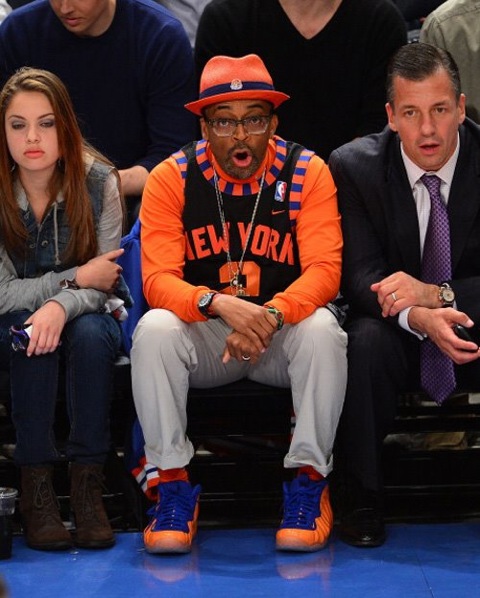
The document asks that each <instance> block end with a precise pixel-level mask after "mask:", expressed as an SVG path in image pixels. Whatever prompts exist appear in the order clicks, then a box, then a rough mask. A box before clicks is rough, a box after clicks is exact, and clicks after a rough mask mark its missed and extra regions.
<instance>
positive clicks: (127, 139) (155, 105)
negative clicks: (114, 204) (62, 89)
mask: <svg viewBox="0 0 480 598" xmlns="http://www.w3.org/2000/svg"><path fill="white" fill-rule="evenodd" d="M22 66H33V67H37V68H43V69H47V70H49V71H51V72H53V73H55V74H56V75H57V76H58V77H60V79H61V80H62V81H63V82H64V83H65V84H66V86H67V88H68V90H69V93H70V95H71V97H72V100H73V103H74V107H75V111H76V113H77V115H78V118H79V121H80V124H81V127H82V132H83V134H84V136H85V137H86V139H87V140H88V141H89V142H90V143H92V145H94V146H95V147H96V148H98V149H99V151H101V152H102V153H103V154H104V155H105V156H107V157H108V158H109V159H110V160H111V161H112V162H113V163H114V165H115V166H116V167H117V168H118V170H119V173H120V178H121V181H122V189H123V192H124V194H125V196H126V197H127V208H128V210H129V212H130V213H132V212H133V213H134V212H135V206H136V205H137V204H138V201H139V197H140V196H141V194H142V192H143V187H144V184H145V181H146V178H147V175H148V173H149V172H150V170H152V168H153V167H154V166H156V165H157V164H158V163H159V162H161V161H162V160H163V159H165V158H166V157H167V156H169V155H170V154H171V153H172V152H174V151H176V150H177V149H179V148H180V147H182V146H183V145H184V144H185V143H187V142H189V141H190V140H191V139H193V138H194V136H195V131H196V129H195V120H194V119H193V118H191V116H190V115H188V114H186V111H185V110H184V108H183V106H184V104H185V103H186V102H188V101H191V100H193V99H194V98H195V86H194V66H193V57H192V49H191V46H190V43H189V40H188V37H187V35H186V33H185V30H184V29H183V27H182V25H181V23H180V21H178V19H176V18H175V17H174V16H173V15H172V14H171V13H170V12H168V11H167V10H165V9H164V8H163V7H162V6H160V5H159V4H157V3H156V2H154V1H153V0H70V1H69V2H63V1H62V0H50V1H49V0H40V1H38V2H33V3H30V4H27V5H25V6H22V7H20V8H18V9H16V10H14V11H12V12H11V13H10V15H8V17H7V18H6V19H5V20H4V21H3V23H2V24H1V27H0V84H1V85H3V84H4V83H5V81H6V80H7V79H8V77H10V76H11V75H12V74H13V73H14V71H16V70H17V69H18V68H20V67H22ZM134 198H136V199H134Z"/></svg>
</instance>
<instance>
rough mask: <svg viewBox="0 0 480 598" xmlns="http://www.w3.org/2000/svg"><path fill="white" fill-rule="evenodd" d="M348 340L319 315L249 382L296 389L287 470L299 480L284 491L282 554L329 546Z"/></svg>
mask: <svg viewBox="0 0 480 598" xmlns="http://www.w3.org/2000/svg"><path fill="white" fill-rule="evenodd" d="M346 345H347V336H346V334H345V332H344V331H343V330H342V329H341V328H340V326H339V325H338V323H337V320H336V318H335V317H334V316H333V314H332V313H331V312H330V311H329V310H327V309H324V308H321V309H318V310H316V311H315V312H314V313H313V314H312V315H311V316H310V317H308V318H306V319H305V320H303V321H302V322H300V323H299V324H295V325H291V326H288V325H287V326H285V327H284V328H283V329H282V330H281V331H279V332H277V333H276V334H275V336H274V337H273V342H272V344H271V346H270V347H269V349H268V350H267V352H266V353H265V356H264V357H262V360H261V362H260V363H259V365H258V366H256V367H254V368H253V369H252V373H251V375H250V376H249V377H251V378H252V379H255V380H257V381H259V382H265V383H269V384H273V385H276V386H291V388H292V397H293V407H294V411H295V416H296V426H295V431H294V434H293V438H292V441H291V445H290V449H289V452H288V454H287V455H286V457H285V467H287V468H296V469H297V473H298V476H297V477H296V478H295V479H294V480H293V482H291V484H286V485H285V501H284V518H283V521H282V524H281V526H280V529H279V531H278V533H277V548H279V549H280V550H298V551H313V550H318V549H320V548H322V547H323V546H324V545H325V543H326V542H327V540H328V537H329V535H330V532H331V529H332V525H333V515H332V510H331V507H330V501H329V489H328V483H327V480H326V479H325V478H326V477H327V476H328V474H329V473H330V472H331V470H332V449H333V442H334V438H335V431H336V428H337V424H338V420H339V417H340V413H341V410H342V404H343V400H344V396H345V387H346V377H347V362H346Z"/></svg>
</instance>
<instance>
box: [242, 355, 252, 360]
mask: <svg viewBox="0 0 480 598" xmlns="http://www.w3.org/2000/svg"><path fill="white" fill-rule="evenodd" d="M242 359H243V361H250V359H251V357H250V355H242Z"/></svg>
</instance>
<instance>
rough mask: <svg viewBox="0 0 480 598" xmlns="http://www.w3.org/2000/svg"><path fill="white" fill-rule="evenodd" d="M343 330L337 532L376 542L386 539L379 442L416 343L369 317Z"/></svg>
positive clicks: (353, 541) (389, 422) (359, 540)
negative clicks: (343, 494)
mask: <svg viewBox="0 0 480 598" xmlns="http://www.w3.org/2000/svg"><path fill="white" fill-rule="evenodd" d="M346 330H347V333H348V385H347V393H346V397H345V404H344V407H343V412H342V416H341V420H340V426H339V430H338V442H337V445H338V449H339V453H340V456H341V460H342V473H344V474H345V475H346V482H347V484H346V486H347V494H348V496H347V499H349V501H348V503H347V504H346V505H345V513H344V514H343V517H342V523H341V537H342V539H343V540H345V541H346V542H348V543H350V544H353V545H356V546H379V545H380V544H382V543H383V542H384V540H385V530H384V524H383V515H382V501H381V491H382V488H383V481H382V476H381V450H382V443H383V439H384V438H385V436H386V435H387V434H388V433H389V431H390V430H391V427H392V425H393V420H394V418H395V414H396V409H397V398H398V393H399V391H400V390H401V389H402V388H408V386H409V372H410V371H411V369H412V368H411V367H409V364H410V361H413V362H414V361H415V360H414V356H415V355H416V356H417V357H418V344H419V343H418V340H416V338H415V337H414V336H413V335H411V334H409V333H407V332H405V331H403V330H400V329H397V328H395V327H394V326H392V325H391V324H389V323H387V322H382V321H380V320H376V319H373V318H359V319H353V320H351V321H348V322H347V325H346ZM417 361H418V359H417Z"/></svg>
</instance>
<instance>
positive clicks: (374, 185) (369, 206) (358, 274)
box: [329, 119, 480, 323]
mask: <svg viewBox="0 0 480 598" xmlns="http://www.w3.org/2000/svg"><path fill="white" fill-rule="evenodd" d="M459 133H460V152H459V156H458V161H457V165H456V168H455V174H454V177H453V181H452V186H451V190H450V196H449V200H448V215H449V220H450V237H451V239H450V243H451V252H452V280H451V281H450V284H451V286H452V287H453V289H454V291H455V294H456V302H457V307H458V309H459V310H461V311H464V312H466V313H467V314H468V315H469V316H470V317H471V318H472V320H473V321H474V322H478V323H480V127H479V126H478V125H476V124H475V123H473V121H470V120H468V119H466V120H465V123H464V124H463V125H461V126H460V128H459ZM329 166H330V169H331V172H332V175H333V178H334V180H335V183H336V185H337V187H338V201H339V208H340V213H341V215H342V229H343V235H344V254H343V273H342V294H343V295H344V297H345V299H346V301H347V303H348V304H349V306H350V309H351V315H352V316H354V315H355V314H362V315H371V316H374V317H377V318H382V316H381V310H380V306H379V305H378V303H377V297H376V294H375V293H373V292H372V291H371V290H370V285H371V284H372V283H373V282H378V281H380V280H382V279H383V278H385V277H386V276H388V275H390V274H392V273H394V272H397V271H400V270H401V271H404V272H406V273H408V274H410V275H411V276H414V277H415V278H417V279H420V262H421V254H420V235H419V226H418V218H417V211H416V207H415V201H414V199H413V194H412V191H411V188H410V184H409V181H408V178H407V173H406V170H405V167H404V164H403V160H402V157H401V153H400V140H399V137H398V135H397V134H396V133H393V132H392V131H391V130H390V129H389V128H388V127H386V128H385V129H384V130H383V131H382V132H381V133H379V134H375V135H369V136H367V137H363V138H361V139H358V140H355V141H352V142H350V143H347V144H346V145H343V146H342V147H340V148H338V149H337V150H335V151H334V152H333V153H332V155H331V156H330V159H329ZM439 282H443V281H439ZM395 320H396V318H395Z"/></svg>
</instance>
